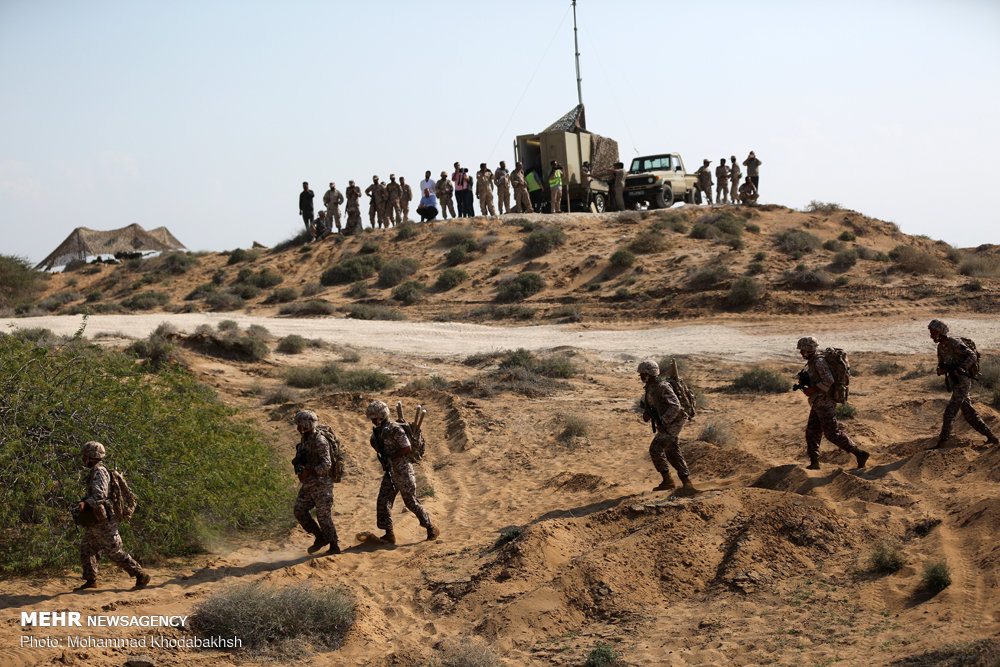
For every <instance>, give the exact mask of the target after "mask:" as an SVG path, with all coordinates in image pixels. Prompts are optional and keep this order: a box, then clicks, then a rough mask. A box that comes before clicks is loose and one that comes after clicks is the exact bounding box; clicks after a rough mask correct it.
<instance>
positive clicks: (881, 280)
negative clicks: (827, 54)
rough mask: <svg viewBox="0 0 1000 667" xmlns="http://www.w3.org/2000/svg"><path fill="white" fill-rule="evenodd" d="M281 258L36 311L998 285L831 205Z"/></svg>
mask: <svg viewBox="0 0 1000 667" xmlns="http://www.w3.org/2000/svg"><path fill="white" fill-rule="evenodd" d="M283 245H285V246H289V245H290V247H285V248H284V249H278V250H271V249H251V250H237V251H233V252H229V253H215V254H198V255H190V254H175V255H170V256H165V257H160V258H157V259H152V260H146V261H140V260H133V261H131V262H126V263H125V264H121V265H118V266H109V267H106V268H102V267H101V265H89V266H85V267H75V270H73V271H70V272H67V273H63V274H59V275H57V276H54V277H53V279H52V280H51V281H49V283H48V286H47V290H46V293H45V294H44V295H43V296H42V298H41V299H40V301H39V303H38V306H37V307H36V308H35V309H33V310H31V311H30V313H31V314H40V313H42V312H57V313H81V312H97V313H103V312H118V311H126V312H127V311H142V310H163V311H169V312H201V311H215V312H225V311H235V310H241V311H246V312H249V313H255V314H262V315H273V314H283V315H286V314H287V315H306V316H308V315H339V316H343V315H345V314H346V315H348V316H351V317H360V318H380V319H385V318H410V319H426V320H430V319H434V320H439V321H448V320H456V321H491V320H522V321H524V320H535V321H546V320H548V321H553V320H554V321H560V320H570V321H578V320H581V319H586V320H587V321H592V320H597V321H601V322H606V323H615V324H616V325H621V324H623V323H628V322H630V321H635V322H643V321H650V320H662V319H676V318H690V317H698V316H702V315H706V314H712V313H716V314H718V313H729V312H735V313H744V314H745V315H744V316H746V315H750V316H767V315H769V314H776V313H794V314H805V313H818V312H838V311H849V312H851V313H853V314H855V315H862V314H877V315H886V314H894V313H898V312H900V310H901V308H906V307H909V306H920V307H928V308H947V309H949V310H953V311H954V310H963V311H971V312H986V313H988V312H996V310H997V307H998V306H997V290H998V287H1000V282H998V278H1000V251H998V248H997V247H995V246H982V247H980V248H977V249H974V250H973V249H969V250H957V249H955V248H952V247H951V246H949V245H948V244H946V243H944V242H940V241H932V240H930V239H927V238H922V237H913V236H909V235H906V234H903V233H902V232H900V231H899V230H898V228H897V227H896V226H895V225H894V224H892V223H887V222H882V221H879V220H874V219H871V218H868V217H866V216H864V215H861V214H859V213H856V212H853V211H846V210H841V209H839V208H837V207H832V206H828V207H820V208H818V209H817V210H814V211H812V212H800V211H794V210H791V209H788V208H784V207H779V206H762V207H758V208H749V209H748V208H742V207H714V208H706V207H688V206H682V207H680V208H677V209H671V210H660V211H645V212H628V213H624V214H616V213H607V214H601V215H591V214H585V213H575V214H565V215H561V216H546V215H526V216H520V215H508V216H503V217H502V218H500V219H485V218H474V219H472V220H471V221H461V222H458V221H447V222H437V223H432V224H417V225H406V226H405V227H402V228H398V229H390V230H385V231H383V230H379V231H366V232H365V233H364V234H362V235H360V236H355V237H348V238H346V239H345V238H343V237H339V236H335V237H331V238H328V239H327V240H324V241H321V242H319V243H315V244H309V245H304V246H303V245H295V244H283ZM331 269H332V270H331ZM449 269H450V270H449Z"/></svg>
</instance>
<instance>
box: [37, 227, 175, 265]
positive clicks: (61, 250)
mask: <svg viewBox="0 0 1000 667" xmlns="http://www.w3.org/2000/svg"><path fill="white" fill-rule="evenodd" d="M146 250H150V251H153V250H160V251H164V250H186V248H185V247H184V244H183V243H181V242H180V241H178V240H177V239H176V238H175V237H174V235H173V234H171V233H170V231H169V230H168V229H167V228H166V227H158V228H156V229H154V230H153V231H152V232H147V231H146V230H145V229H143V228H142V227H140V226H139V225H137V224H135V223H132V224H131V225H129V226H128V227H122V228H121V229H111V230H109V231H106V232H100V231H97V230H94V229H87V228H86V227H77V228H76V229H74V230H73V231H72V232H70V234H69V236H67V237H66V240H65V241H63V242H62V243H60V244H59V247H58V248H56V249H55V250H53V251H52V254H50V255H49V256H48V257H46V258H45V259H43V260H42V261H41V262H39V263H38V265H37V266H36V267H35V268H36V269H42V268H44V269H45V270H46V271H48V270H50V269H52V267H54V266H62V265H64V264H66V263H68V262H70V261H72V260H74V259H81V260H83V259H86V258H87V257H92V256H95V255H113V254H115V253H116V252H139V251H146Z"/></svg>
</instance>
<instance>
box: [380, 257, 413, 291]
mask: <svg viewBox="0 0 1000 667" xmlns="http://www.w3.org/2000/svg"><path fill="white" fill-rule="evenodd" d="M419 268H420V262H418V261H417V260H415V259H413V258H412V257H399V258H396V259H390V260H389V261H388V262H386V263H385V264H384V265H383V266H382V268H381V269H380V270H379V272H378V283H377V284H378V286H379V287H395V286H396V285H398V284H399V283H401V282H403V280H404V279H406V278H407V277H408V276H412V275H413V274H414V273H416V271H417V269H419Z"/></svg>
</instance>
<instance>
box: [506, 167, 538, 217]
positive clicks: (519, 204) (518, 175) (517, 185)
mask: <svg viewBox="0 0 1000 667" xmlns="http://www.w3.org/2000/svg"><path fill="white" fill-rule="evenodd" d="M510 184H511V185H513V186H514V212H515V213H531V212H533V209H532V208H531V197H530V196H528V183H527V181H525V180H524V169H523V168H520V167H518V168H516V169H514V171H512V172H511V173H510Z"/></svg>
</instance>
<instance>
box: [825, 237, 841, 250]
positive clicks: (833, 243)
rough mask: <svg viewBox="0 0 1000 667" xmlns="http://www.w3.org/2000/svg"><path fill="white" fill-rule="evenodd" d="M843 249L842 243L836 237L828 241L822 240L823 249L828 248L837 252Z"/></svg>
mask: <svg viewBox="0 0 1000 667" xmlns="http://www.w3.org/2000/svg"><path fill="white" fill-rule="evenodd" d="M843 249H844V244H843V243H841V242H840V241H838V240H837V239H830V240H829V241H823V250H829V251H830V252H839V251H841V250H843Z"/></svg>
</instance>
